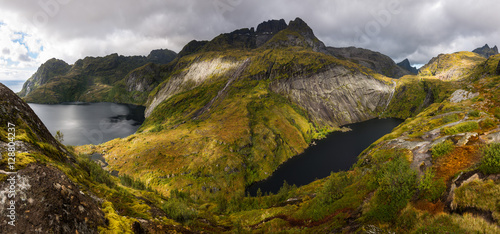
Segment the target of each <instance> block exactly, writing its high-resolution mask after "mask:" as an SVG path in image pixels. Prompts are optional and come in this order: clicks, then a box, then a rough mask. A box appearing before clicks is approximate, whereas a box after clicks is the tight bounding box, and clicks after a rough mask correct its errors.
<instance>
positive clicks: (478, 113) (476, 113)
mask: <svg viewBox="0 0 500 234" xmlns="http://www.w3.org/2000/svg"><path fill="white" fill-rule="evenodd" d="M469 116H471V117H476V118H477V117H480V116H481V112H479V111H478V110H473V111H470V112H469Z"/></svg>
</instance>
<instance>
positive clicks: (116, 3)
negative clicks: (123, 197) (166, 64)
mask: <svg viewBox="0 0 500 234" xmlns="http://www.w3.org/2000/svg"><path fill="white" fill-rule="evenodd" d="M499 13H500V2H499V1H486V0H459V1H458V0H440V1H436V0H432V1H431V0H421V1H410V0H408V1H407V0H382V1H372V0H311V1H303V0H182V1H179V0H145V1H137V0H105V1H103V0H100V1H97V0H86V1H77V0H15V1H13V0H0V81H2V82H4V83H8V85H9V86H10V87H11V88H13V89H14V90H15V91H19V89H20V87H19V86H20V84H22V83H21V81H24V80H26V79H28V78H29V77H30V76H31V75H32V74H33V73H34V72H35V71H36V69H37V68H38V66H39V65H40V64H41V63H43V62H45V61H46V60H48V59H50V58H53V57H55V58H60V59H63V60H65V61H66V62H68V63H70V64H72V63H74V62H75V61H76V60H77V59H80V58H83V57H85V56H104V55H107V54H110V53H119V54H122V55H147V54H148V53H149V52H150V51H151V50H153V49H159V48H168V49H171V50H174V51H176V52H179V50H181V49H182V47H183V46H184V45H185V44H186V43H187V42H189V41H190V40H193V39H196V40H209V39H212V38H213V37H215V36H217V35H218V34H220V33H224V32H230V31H233V30H235V29H238V28H247V27H248V28H249V27H256V26H257V25H258V24H259V23H260V22H262V21H265V20H269V19H281V18H283V19H285V20H286V21H287V22H288V21H290V20H293V19H294V18H295V17H300V18H302V19H303V20H304V21H306V22H307V23H308V24H309V26H310V27H311V28H312V29H313V30H314V32H315V34H316V36H317V37H318V38H319V39H320V40H322V41H323V42H325V44H326V45H327V46H334V47H345V46H356V47H362V48H367V49H371V50H375V51H379V52H381V53H383V54H386V55H388V56H390V57H391V58H392V59H394V60H395V61H396V62H399V61H401V60H403V59H404V58H409V59H410V62H411V63H413V64H425V63H427V62H428V61H429V60H430V59H431V58H432V57H434V56H436V55H438V54H439V53H451V52H455V51H462V50H469V51H470V50H473V49H474V48H476V47H480V46H483V45H484V44H486V43H488V44H489V45H490V46H493V45H496V44H499V45H500V14H499ZM6 81H8V82H6Z"/></svg>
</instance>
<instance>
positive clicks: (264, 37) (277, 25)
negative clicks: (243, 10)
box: [256, 19, 287, 47]
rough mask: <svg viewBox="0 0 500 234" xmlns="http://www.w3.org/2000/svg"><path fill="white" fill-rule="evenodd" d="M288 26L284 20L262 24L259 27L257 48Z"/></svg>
mask: <svg viewBox="0 0 500 234" xmlns="http://www.w3.org/2000/svg"><path fill="white" fill-rule="evenodd" d="M286 27H287V24H286V22H285V20H284V19H280V20H269V21H265V22H262V23H261V24H259V25H258V26H257V31H256V33H257V38H256V40H257V41H256V46H257V47H259V46H261V45H263V44H264V43H266V42H267V41H269V39H271V38H272V37H273V36H274V34H276V33H278V32H280V31H281V30H284V29H286Z"/></svg>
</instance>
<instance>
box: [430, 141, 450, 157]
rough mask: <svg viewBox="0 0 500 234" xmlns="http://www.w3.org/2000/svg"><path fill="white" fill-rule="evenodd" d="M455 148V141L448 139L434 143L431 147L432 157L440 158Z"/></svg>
mask: <svg viewBox="0 0 500 234" xmlns="http://www.w3.org/2000/svg"><path fill="white" fill-rule="evenodd" d="M454 148H455V145H454V144H453V141H451V140H446V141H443V142H441V143H438V144H436V145H434V146H433V147H432V149H431V152H432V158H434V159H435V158H439V157H441V156H444V155H447V154H448V153H450V152H451V151H452V150H453V149H454Z"/></svg>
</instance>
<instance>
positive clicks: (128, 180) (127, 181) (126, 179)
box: [120, 175, 152, 191]
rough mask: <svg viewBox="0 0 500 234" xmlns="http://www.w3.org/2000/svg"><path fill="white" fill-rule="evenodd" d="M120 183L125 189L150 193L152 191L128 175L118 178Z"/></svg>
mask: <svg viewBox="0 0 500 234" xmlns="http://www.w3.org/2000/svg"><path fill="white" fill-rule="evenodd" d="M120 182H121V183H122V184H123V185H125V186H127V187H131V188H134V189H138V190H150V191H151V190H152V189H151V188H149V187H148V186H147V185H146V184H144V183H143V182H142V181H140V180H138V179H134V178H133V177H131V176H129V175H123V176H120Z"/></svg>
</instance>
